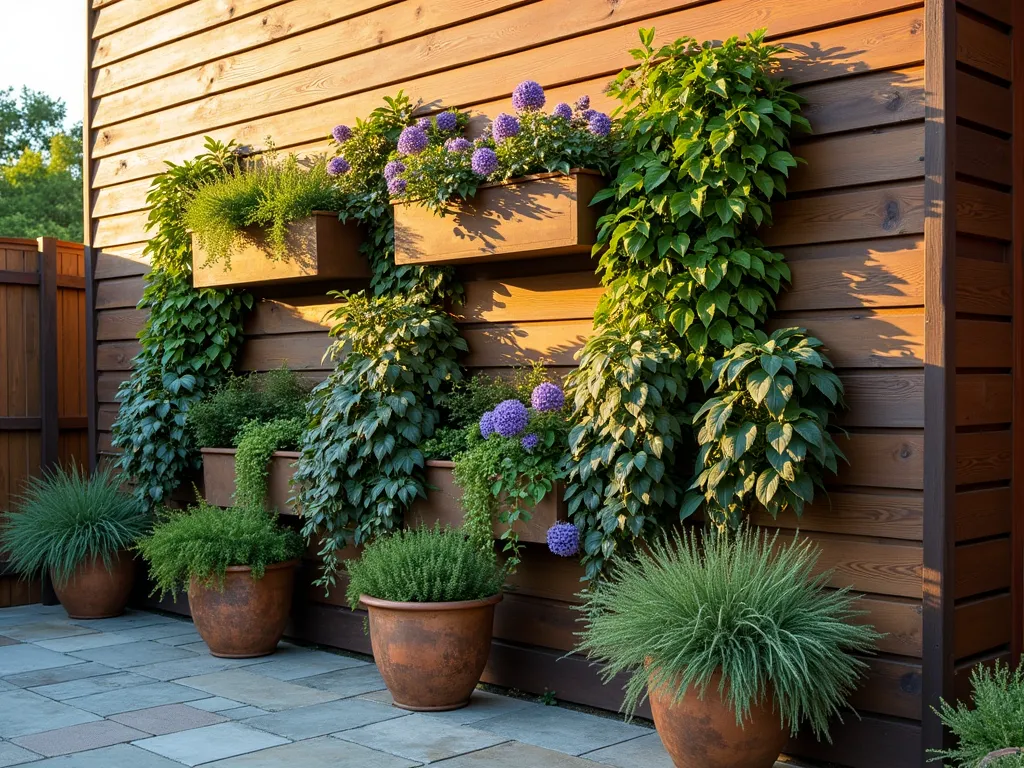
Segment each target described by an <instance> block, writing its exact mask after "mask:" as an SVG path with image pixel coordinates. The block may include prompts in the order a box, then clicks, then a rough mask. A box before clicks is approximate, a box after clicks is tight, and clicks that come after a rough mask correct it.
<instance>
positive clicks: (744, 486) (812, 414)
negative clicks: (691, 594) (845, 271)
mask: <svg viewBox="0 0 1024 768" xmlns="http://www.w3.org/2000/svg"><path fill="white" fill-rule="evenodd" d="M821 346H822V343H821V342H820V341H819V340H818V339H816V338H814V337H813V336H808V335H807V333H806V331H805V330H804V329H803V328H783V329H780V330H778V331H775V332H774V333H773V334H772V335H771V336H770V337H769V336H766V335H765V334H764V333H762V332H761V331H754V332H753V333H752V334H750V340H749V341H745V342H744V343H742V344H739V345H737V346H736V347H734V348H733V349H731V350H729V352H728V354H726V355H725V356H724V357H723V358H722V359H720V360H717V361H716V362H715V364H714V366H713V373H714V376H715V378H716V381H717V384H716V387H715V391H714V394H713V396H712V397H711V398H709V399H708V400H707V401H706V402H705V403H704V405H703V406H701V408H700V410H699V411H698V412H697V414H696V415H695V416H694V424H695V425H697V424H699V425H700V431H699V432H698V435H697V440H698V442H699V443H700V451H699V453H698V455H697V469H696V471H697V472H698V473H699V474H698V475H697V478H696V480H694V482H693V485H692V486H691V488H696V489H699V492H698V493H690V494H688V495H687V498H686V502H685V504H684V507H683V517H684V518H685V517H687V516H689V515H690V514H692V513H693V512H695V511H696V510H697V509H698V508H699V507H700V506H701V505H702V504H703V505H704V509H705V511H706V514H707V515H708V522H710V523H711V524H712V525H714V526H715V527H716V528H717V529H718V530H719V531H730V530H731V531H734V530H736V529H737V528H738V527H739V525H740V523H741V522H742V521H743V519H744V517H745V514H746V513H747V512H749V511H750V509H751V508H752V507H753V506H754V505H756V504H760V505H762V506H763V507H764V508H765V509H767V510H768V513H769V514H771V516H772V517H773V518H774V517H778V515H779V514H780V513H781V512H784V511H785V510H787V509H792V510H793V511H794V512H796V514H797V515H799V514H801V513H802V512H803V508H804V505H805V504H809V503H810V502H811V501H812V500H813V499H814V489H815V488H816V487H817V488H821V489H822V490H824V482H823V475H824V473H825V470H828V471H830V472H832V473H835V472H836V470H837V469H838V465H837V460H838V459H845V458H846V457H845V456H843V453H842V451H840V450H839V447H838V446H837V445H836V444H835V441H834V440H833V439H832V436H831V435H830V434H829V432H828V428H829V421H830V419H831V418H832V417H833V416H834V411H835V409H836V408H837V407H841V406H842V404H843V385H842V382H840V381H839V377H838V376H836V375H835V374H834V373H833V372H832V371H831V370H830V369H831V368H832V363H831V362H829V359H828V358H827V357H826V356H825V354H824V353H823V352H820V351H819V350H820V348H821Z"/></svg>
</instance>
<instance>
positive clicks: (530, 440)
mask: <svg viewBox="0 0 1024 768" xmlns="http://www.w3.org/2000/svg"><path fill="white" fill-rule="evenodd" d="M519 442H520V443H521V444H522V446H523V448H524V449H525V450H527V451H532V450H533V449H534V448H536V447H537V446H538V445H539V444H540V438H539V437H537V436H536V435H535V434H533V432H531V433H530V434H528V435H523V439H522V440H520V441H519Z"/></svg>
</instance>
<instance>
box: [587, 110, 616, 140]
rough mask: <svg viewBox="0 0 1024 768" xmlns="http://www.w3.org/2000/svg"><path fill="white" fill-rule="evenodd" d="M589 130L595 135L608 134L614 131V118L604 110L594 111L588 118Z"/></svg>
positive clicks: (602, 135)
mask: <svg viewBox="0 0 1024 768" xmlns="http://www.w3.org/2000/svg"><path fill="white" fill-rule="evenodd" d="M587 130H588V131H590V132H591V133H592V134H594V135H595V136H601V137H604V136H607V135H608V134H609V133H611V132H612V119H611V118H610V117H608V115H606V114H605V113H604V112H594V114H592V115H591V116H590V117H589V118H588V119H587Z"/></svg>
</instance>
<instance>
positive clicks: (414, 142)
mask: <svg viewBox="0 0 1024 768" xmlns="http://www.w3.org/2000/svg"><path fill="white" fill-rule="evenodd" d="M428 143H430V140H429V139H428V138H427V134H426V131H424V130H423V129H422V128H420V127H419V126H416V125H411V126H409V127H408V128H406V129H405V130H404V131H402V135H401V136H399V137H398V151H399V152H401V153H402V154H403V155H418V154H419V153H420V152H422V151H423V150H424V149H426V148H427V144H428Z"/></svg>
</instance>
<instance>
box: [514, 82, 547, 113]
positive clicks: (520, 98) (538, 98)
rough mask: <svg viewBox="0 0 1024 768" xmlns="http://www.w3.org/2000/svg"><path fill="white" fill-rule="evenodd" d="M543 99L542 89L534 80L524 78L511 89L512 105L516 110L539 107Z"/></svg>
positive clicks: (541, 105) (523, 110) (522, 110)
mask: <svg viewBox="0 0 1024 768" xmlns="http://www.w3.org/2000/svg"><path fill="white" fill-rule="evenodd" d="M545 101H546V99H545V98H544V89H543V88H541V87H540V83H538V82H537V81H536V80H524V81H523V82H521V83H520V84H519V85H517V86H516V89H515V90H514V91H512V107H513V108H514V109H515V111H516V112H525V111H526V110H528V109H540V108H541V107H543V106H544V102H545Z"/></svg>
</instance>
